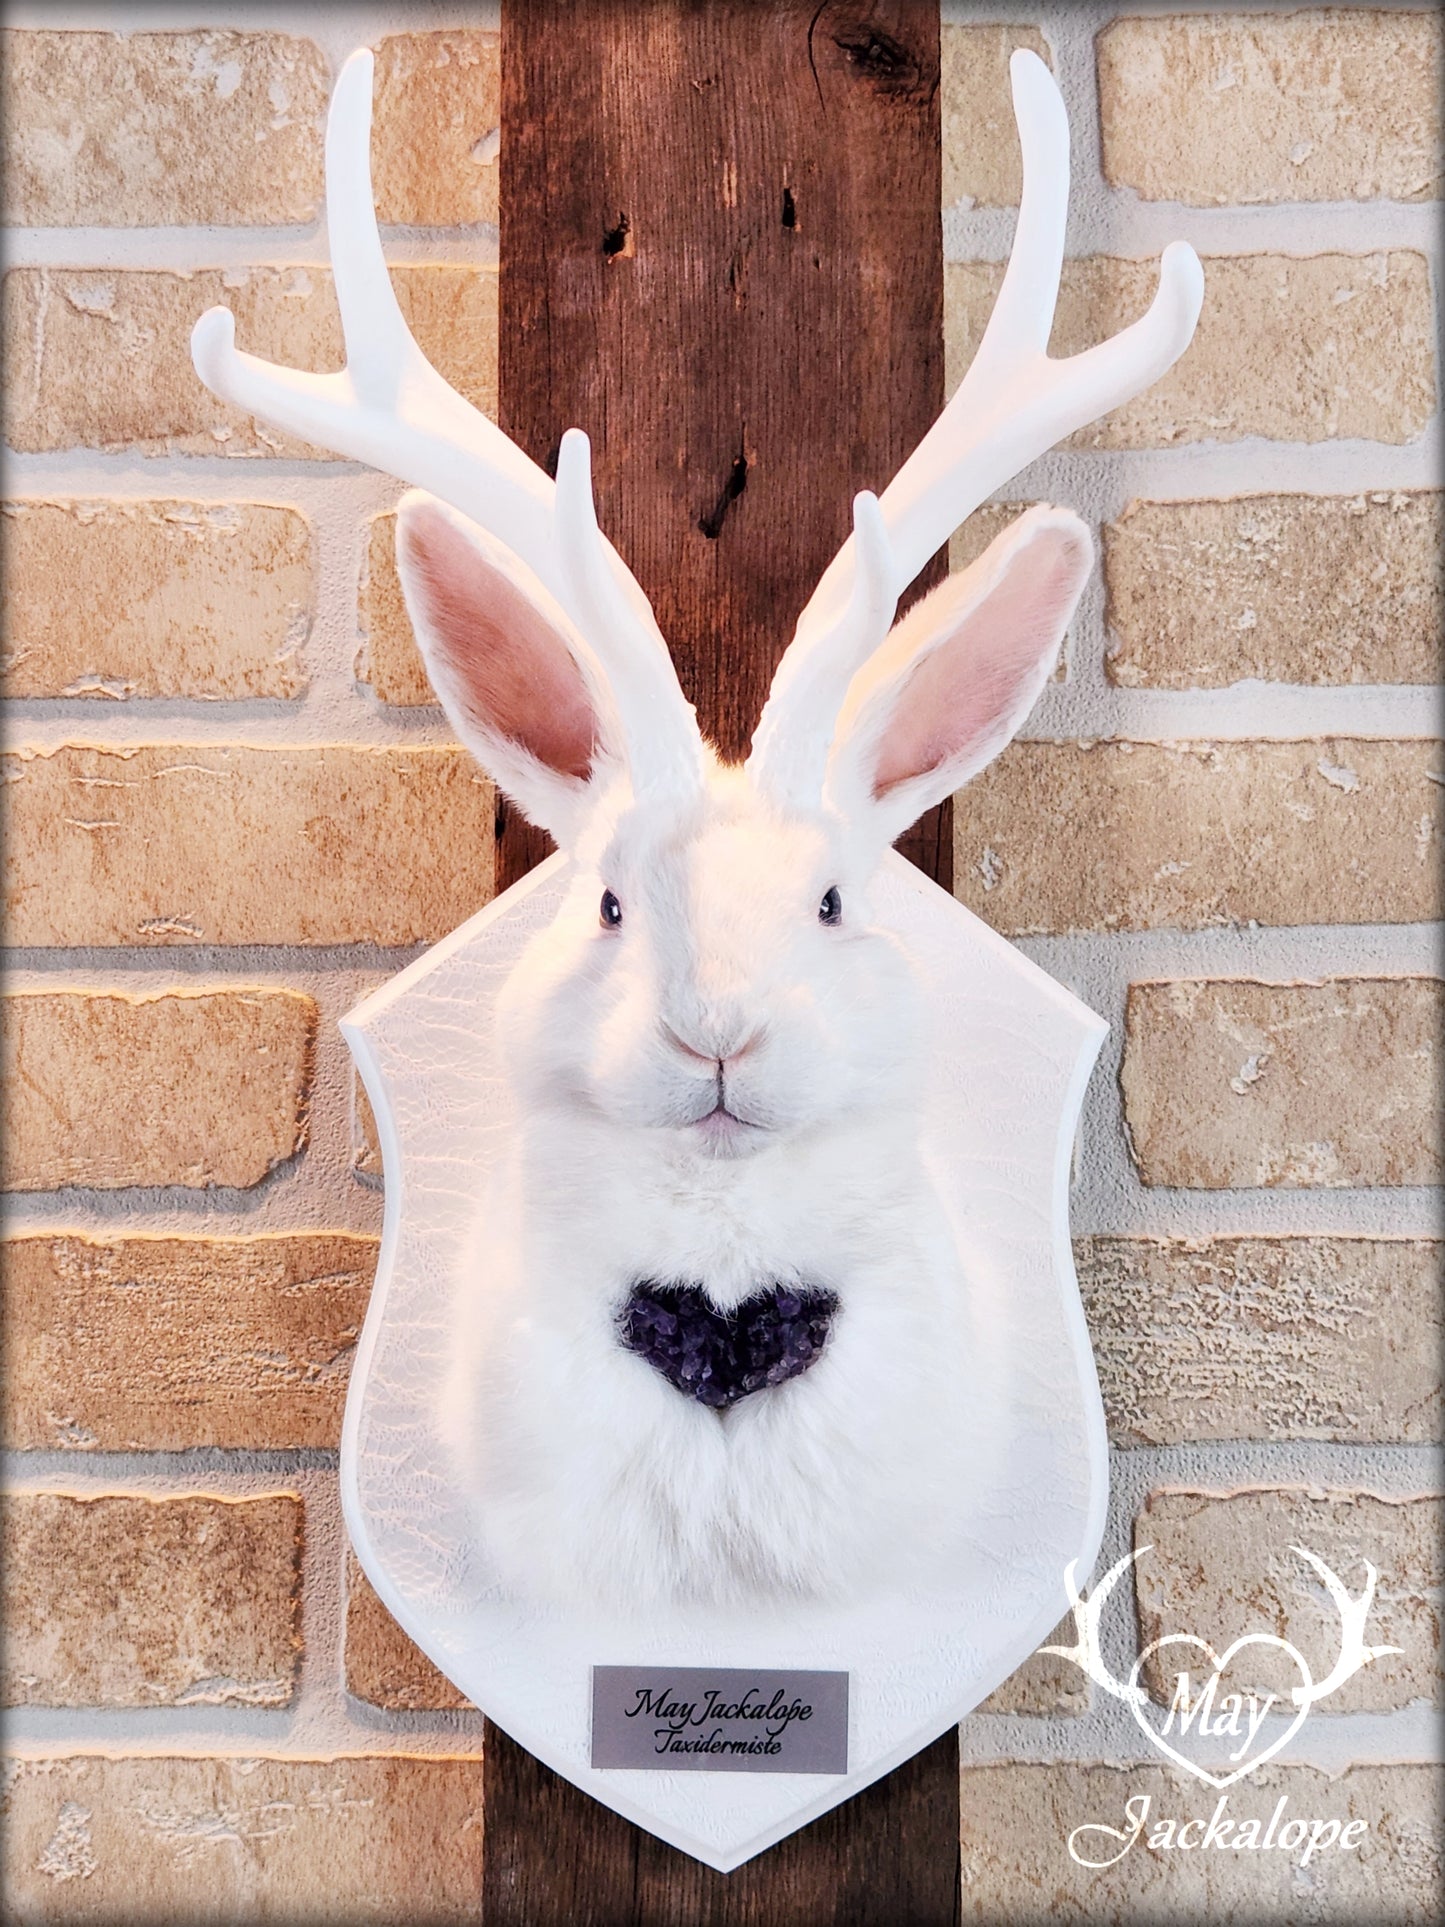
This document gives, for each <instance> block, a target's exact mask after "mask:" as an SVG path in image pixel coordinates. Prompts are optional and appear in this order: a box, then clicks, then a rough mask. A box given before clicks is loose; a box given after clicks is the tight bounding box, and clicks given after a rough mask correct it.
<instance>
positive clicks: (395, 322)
mask: <svg viewBox="0 0 1445 1927" xmlns="http://www.w3.org/2000/svg"><path fill="white" fill-rule="evenodd" d="M1012 77H1013V98H1014V113H1015V117H1016V119H1017V122H1018V130H1019V139H1020V142H1021V144H1022V148H1023V165H1024V186H1023V198H1022V203H1021V205H1020V209H1019V219H1018V229H1017V233H1016V236H1015V240H1014V247H1013V253H1012V255H1011V258H1010V260H1009V265H1008V270H1007V272H1006V274H1005V276H1004V282H1003V286H1002V288H1001V290H1000V292H999V296H998V300H997V303H996V305H995V307H994V311H993V314H992V316H991V318H990V321H989V324H988V328H987V331H986V333H985V335H984V338H983V341H982V343H981V345H980V347H979V350H978V353H977V355H976V356H975V358H974V361H973V365H972V366H971V367H970V369H969V371H968V375H967V378H966V380H965V381H964V383H963V385H962V386H961V387H960V388H959V390H958V392H957V393H956V394H955V395H954V397H953V399H952V401H951V402H950V403H949V404H948V406H947V407H946V408H945V410H944V411H943V413H942V415H940V417H939V419H938V421H937V422H936V423H935V424H934V426H933V427H932V429H930V431H929V432H928V434H927V435H926V436H925V437H924V438H923V440H922V442H921V443H920V444H919V446H918V447H917V449H915V451H914V453H913V454H912V456H910V458H909V459H908V461H907V462H905V463H904V465H903V467H902V468H901V469H900V470H899V472H898V474H897V475H896V476H895V477H894V479H893V481H892V483H891V484H890V485H889V487H888V489H887V490H886V491H885V493H884V495H883V497H882V500H881V501H879V500H877V499H876V498H875V497H874V496H872V495H871V494H867V493H865V494H861V495H859V496H858V498H857V500H856V502H855V504H854V535H853V537H852V538H851V539H850V540H849V541H848V542H847V543H846V544H845V546H844V547H843V549H842V550H841V551H840V553H839V554H838V556H837V557H836V558H835V560H834V561H833V563H832V564H831V565H830V567H829V568H828V570H827V571H826V573H825V574H824V576H823V578H822V580H821V582H820V583H819V584H818V587H817V589H816V591H815V593H814V595H813V597H812V599H811V600H810V602H809V603H808V605H807V607H806V609H805V610H804V611H803V614H802V616H801V618H800V620H799V623H798V628H797V633H796V636H795V638H794V641H793V643H792V646H791V647H790V649H789V650H788V652H787V654H786V656H785V657H784V659H783V662H782V663H781V664H780V666H779V670H778V674H777V676H776V678H775V681H774V684H773V689H772V693H771V695H770V697H769V700H768V704H767V707H766V709H765V710H764V712H763V716H762V720H761V722H760V723H759V726H758V729H757V732H756V735H755V737H754V744H753V750H752V755H751V758H750V761H749V765H748V768H749V772H750V775H751V776H752V778H753V780H754V782H755V783H756V784H757V786H758V787H759V788H760V789H762V790H764V791H765V792H766V793H768V794H770V795H772V796H773V797H775V798H776V799H777V800H779V801H783V802H789V803H794V804H800V803H801V804H803V805H805V806H806V805H807V804H810V803H816V801H817V800H818V798H819V796H820V794H821V793H822V790H823V787H824V783H825V778H826V770H827V761H828V756H829V750H830V746H831V743H832V740H833V735H834V730H835V726H836V724H837V722H838V717H839V714H840V712H841V711H842V709H843V705H844V701H845V698H846V697H847V694H848V690H849V685H850V683H852V681H853V679H854V677H855V675H856V673H857V671H858V670H859V669H860V668H861V667H862V665H863V664H864V663H865V662H867V660H868V659H869V657H870V656H872V655H873V654H874V652H875V651H876V650H877V649H878V648H879V645H880V644H881V643H882V642H883V640H884V637H885V636H886V635H887V633H888V630H889V625H890V624H891V622H892V620H893V613H894V610H895V608H896V606H897V601H898V597H899V596H900V595H901V594H902V592H903V591H904V590H905V589H906V588H907V587H908V585H909V584H910V583H911V582H912V580H913V578H914V577H915V576H916V575H917V574H918V572H919V570H920V569H921V568H922V567H923V565H924V563H925V562H926V561H927V560H928V559H929V557H930V556H931V555H933V554H934V552H935V551H936V550H937V549H938V548H939V547H940V546H941V545H942V544H943V543H944V542H946V541H947V540H948V538H949V536H950V535H951V534H952V533H953V531H954V530H955V529H956V528H958V527H959V525H960V524H961V523H962V522H963V521H964V520H965V519H966V518H967V517H968V516H969V515H970V514H971V513H972V512H973V510H974V509H975V508H977V507H978V506H979V504H980V503H981V502H983V501H984V500H985V499H986V498H987V497H988V496H989V495H990V494H991V493H992V492H993V491H994V490H995V489H996V488H999V487H1000V486H1002V485H1003V484H1004V483H1005V482H1007V481H1008V480H1009V479H1010V478H1011V477H1012V476H1014V475H1015V474H1017V473H1018V471H1019V470H1020V469H1021V468H1023V467H1024V466H1025V465H1026V464H1027V463H1029V462H1031V461H1032V460H1034V459H1035V458H1036V457H1037V456H1039V455H1041V454H1043V453H1044V452H1045V451H1046V450H1047V449H1049V448H1051V447H1052V446H1053V445H1054V444H1055V443H1056V442H1058V441H1060V440H1061V439H1062V438H1063V437H1064V436H1066V435H1068V434H1071V433H1072V432H1073V431H1075V430H1076V429H1078V428H1080V427H1082V426H1084V425H1085V424H1087V423H1089V422H1092V421H1094V420H1096V419H1097V418H1098V417H1099V416H1100V415H1102V414H1104V413H1106V412H1107V411H1108V410H1109V409H1111V408H1113V407H1116V406H1117V405H1118V404H1119V403H1121V402H1123V401H1125V400H1127V399H1129V398H1130V397H1131V396H1133V395H1136V394H1138V393H1140V392H1141V391H1142V390H1143V389H1145V388H1147V387H1148V386H1149V385H1150V384H1151V383H1152V382H1154V381H1156V380H1157V379H1158V378H1159V376H1160V375H1162V374H1163V373H1164V372H1165V370H1166V369H1168V368H1169V367H1170V366H1171V365H1172V364H1173V363H1174V362H1175V361H1176V360H1177V359H1178V357H1179V356H1180V355H1181V354H1182V353H1183V352H1184V350H1185V348H1186V347H1187V346H1188V344H1189V340H1190V337H1191V335H1192V334H1193V331H1194V325H1195V322H1196V320H1197V319H1198V315H1199V309H1200V303H1201V301H1202V298H1203V275H1202V271H1201V269H1200V266H1199V261H1198V258H1197V257H1196V255H1195V253H1194V251H1193V249H1192V248H1190V247H1189V246H1187V245H1186V244H1185V243H1183V242H1174V243H1172V244H1171V245H1170V246H1169V247H1168V248H1166V250H1165V252H1164V256H1163V260H1162V263H1161V268H1160V282H1159V290H1158V293H1157V295H1156V296H1155V299H1154V302H1153V305H1152V306H1151V307H1150V309H1149V311H1148V313H1147V314H1145V315H1144V316H1143V317H1142V318H1141V319H1140V320H1138V321H1136V322H1135V323H1134V324H1133V325H1132V327H1129V328H1126V329H1125V330H1124V331H1123V332H1122V333H1121V334H1119V335H1116V336H1115V337H1114V338H1113V339H1112V340H1110V341H1106V342H1104V343H1102V344H1101V345H1100V346H1098V347H1096V348H1091V349H1089V350H1088V351H1087V352H1085V353H1082V354H1078V355H1074V356H1072V357H1070V358H1069V359H1067V360H1063V361H1054V360H1051V359H1050V357H1049V354H1048V340H1049V334H1050V330H1051V328H1052V326H1053V315H1054V307H1055V303H1056V300H1057V296H1058V286H1059V274H1060V270H1061V266H1062V262H1063V253H1064V230H1065V225H1066V220H1067V212H1068V197H1069V161H1068V146H1069V131H1068V121H1067V117H1066V115H1065V112H1064V105H1063V101H1062V99H1061V97H1060V95H1059V91H1058V88H1057V86H1056V85H1055V83H1054V80H1053V78H1052V76H1051V75H1050V73H1049V71H1048V69H1047V67H1046V66H1045V65H1044V63H1043V62H1042V61H1041V60H1040V59H1039V58H1038V56H1037V55H1036V54H1033V53H1030V52H1028V51H1026V50H1020V51H1019V52H1017V53H1015V54H1014V56H1013V60H1012ZM371 86H372V56H371V54H370V52H369V51H367V50H365V49H363V50H360V51H358V52H357V53H354V54H353V55H352V56H351V57H350V58H349V59H348V60H347V62H346V64H345V66H344V67H343V69H342V72H341V75H340V77H339V79H338V81H337V83H336V90H335V93H334V96H333V98H332V103H331V112H330V118H329V120H328V124H327V132H326V184H327V232H328V236H329V239H330V246H331V261H332V270H333V273H334V276H335V283H336V294H337V300H338V303H339V306H340V309H341V319H342V327H343V330H344V334H345V339H346V357H347V359H346V366H345V368H344V369H343V370H341V372H339V373H337V374H330V375H313V374H304V373H301V372H299V371H296V370H293V369H289V368H281V367H276V366H273V365H272V364H270V363H267V362H263V361H260V360H258V359H257V358H256V357H254V356H252V355H248V354H244V353H241V352H240V351H239V350H238V349H237V348H236V346H235V339H234V321H233V318H232V316H231V314H230V312H229V311H228V310H227V309H224V308H213V309H211V310H210V311H209V312H208V313H206V314H204V315H202V317H201V318H200V320H199V321H198V322H197V323H196V326H195V330H194V333H193V335H192V342H191V346H192V354H193V357H194V361H195V366H196V371H197V373H198V374H199V375H200V377H201V379H202V380H203V381H204V382H205V383H206V385H207V386H208V387H209V388H210V389H212V390H213V392H214V393H215V394H217V395H219V396H220V397H221V398H222V399H223V400H225V401H228V402H231V403H234V404H235V405H236V406H238V407H240V408H244V409H246V410H248V411H250V412H251V413H253V414H255V415H257V416H259V417H260V418H261V419H262V420H264V421H267V422H269V423H271V424H272V425H273V426H275V427H278V428H281V429H283V430H286V431H287V432H289V433H292V434H295V435H299V436H303V437H304V438H306V439H307V440H309V441H312V442H315V443H318V444H319V445H321V446H322V447H324V448H327V449H330V450H332V451H334V452H335V453H337V454H341V455H346V456H349V457H351V458H352V459H353V460H356V461H362V462H367V463H369V464H370V465H371V466H373V467H375V468H379V469H381V470H383V471H384V472H386V473H388V474H392V475H395V476H397V477H399V478H400V479H402V480H404V481H407V482H411V483H413V484H415V485H416V486H417V487H419V488H423V489H426V490H428V491H430V492H431V493H432V494H434V495H436V496H438V497H440V498H441V500H442V501H444V502H446V503H448V504H450V505H451V507H453V508H454V509H456V510H458V511H460V512H461V513H462V514H463V515H465V516H467V517H468V518H469V519H470V520H471V521H472V522H473V523H475V524H476V525H477V526H478V527H479V528H481V529H482V530H485V531H486V532H487V533H488V534H489V535H490V536H491V537H492V538H493V539H494V541H495V542H496V543H500V544H501V545H502V546H503V547H504V548H505V549H506V550H508V551H510V552H511V554H512V555H513V556H515V557H516V558H517V559H518V560H519V561H520V562H521V564H522V565H523V566H524V568H525V570H526V571H528V572H529V574H530V577H531V578H534V579H535V584H536V585H540V586H541V587H542V588H543V589H544V590H545V591H546V592H548V593H549V594H550V596H551V597H552V598H554V599H555V602H556V603H557V604H559V605H560V607H561V609H562V610H563V611H565V614H566V616H567V618H568V619H569V622H570V626H571V629H572V630H573V631H574V632H575V633H574V634H571V635H569V638H568V640H569V646H571V647H572V648H573V650H574V653H575V654H576V655H577V657H578V659H579V661H580V662H582V663H583V664H584V666H590V665H595V664H600V667H601V671H602V674H601V676H600V677H597V676H595V675H594V676H589V682H593V683H595V684H596V685H598V686H599V693H601V694H605V696H606V697H607V698H609V699H610V703H611V705H612V706H614V707H615V712H616V716H617V720H618V722H619V724H620V726H621V730H622V733H623V737H624V740H625V742H626V746H627V752H628V756H627V760H628V763H629V767H630V775H631V779H632V786H633V789H634V792H635V793H636V792H638V791H640V790H643V789H648V788H651V787H653V786H654V785H655V786H659V787H663V786H666V787H670V788H673V789H678V788H683V789H686V788H690V787H692V786H694V785H695V784H696V783H697V782H698V780H699V778H700V772H701V768H702V763H701V759H700V757H699V755H698V743H697V738H696V731H695V728H694V727H693V726H692V724H691V717H690V712H689V709H688V705H687V704H686V702H685V699H684V697H683V694H682V691H681V689H680V688H679V686H678V682H677V677H676V674H675V672H674V670H673V667H672V663H671V660H670V658H669V656H668V654H667V650H666V647H665V645H664V644H663V641H662V638H661V635H660V633H659V631H658V628H657V624H656V621H655V620H654V618H653V615H652V611H651V609H650V607H649V606H648V603H647V600H646V597H645V596H644V595H643V594H642V591H641V590H640V589H639V587H638V585H637V583H636V581H635V580H634V578H633V577H632V575H631V574H630V572H629V571H628V569H627V568H626V566H625V565H624V563H623V562H622V560H621V558H620V557H619V556H618V555H617V554H616V552H615V551H614V550H613V549H612V548H611V546H610V545H609V544H608V543H607V542H606V540H605V538H603V537H602V536H601V534H600V532H599V530H598V527H597V523H596V519H595V515H594V511H593V505H592V490H591V480H590V454H589V448H588V443H587V439H586V437H585V436H584V435H582V434H581V433H580V431H577V430H573V431H571V432H570V433H569V434H568V435H567V436H566V437H565V438H564V440H563V444H562V450H561V456H560V459H559V465H558V476H557V482H556V484H555V485H554V484H553V483H552V482H551V481H550V480H549V479H548V477H547V476H546V474H545V473H544V472H543V471H542V470H541V469H540V468H539V467H538V466H537V464H536V463H535V462H533V461H532V460H531V459H530V457H528V456H527V455H525V454H524V453H523V452H522V451H521V450H520V449H519V448H518V447H517V446H516V444H515V443H514V442H512V441H511V440H509V438H508V437H507V436H506V435H504V434H503V433H502V432H501V431H500V429H498V428H497V427H496V426H495V424H494V423H492V422H491V421H489V420H488V419H487V418H486V416H485V415H483V414H481V413H480V412H479V411H478V410H477V409H475V408H473V407H472V406H471V404H470V403H469V402H467V401H465V400H464V399H463V398H462V397H461V396H460V395H458V394H457V393H456V391H455V390H454V389H452V388H451V387H449V386H448V384H447V383H446V382H445V381H443V379H442V378H441V376H440V375H438V374H437V372H436V370H435V369H434V368H432V367H431V366H430V364H429V363H428V362H427V361H426V359H425V357H424V356H423V355H422V353H421V350H420V349H419V348H418V347H417V345H416V342H415V341H414V340H413V338H412V336H411V333H410V331H409V330H408V328H407V325H406V322H405V321H404V319H403V318H402V314H401V311H400V309H399V307H398V306H397V302H396V296H395V294H394V292H393V290H392V286H391V282H390V278H389V276H388V274H387V269H386V263H385V260H384V258H383V255H382V249H381V242H380V238H379V236H378V233H377V227H376V215H375V207H374V203H373V199H372V191H371V168H370V160H369V142H370V127H371ZM529 586H531V585H529ZM603 685H605V690H603V689H602V688H601V686H603Z"/></svg>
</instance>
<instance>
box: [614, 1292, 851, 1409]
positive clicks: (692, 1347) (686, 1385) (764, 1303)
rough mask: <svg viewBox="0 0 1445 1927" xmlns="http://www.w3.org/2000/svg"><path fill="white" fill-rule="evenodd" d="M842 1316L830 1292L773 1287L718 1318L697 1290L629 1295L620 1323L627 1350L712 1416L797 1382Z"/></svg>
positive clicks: (817, 1354) (818, 1354)
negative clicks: (770, 1387)
mask: <svg viewBox="0 0 1445 1927" xmlns="http://www.w3.org/2000/svg"><path fill="white" fill-rule="evenodd" d="M837 1309H838V1300H837V1299H836V1298H835V1297H834V1295H833V1293H832V1292H831V1291H815V1290H795V1289H793V1288H791V1287H789V1286H785V1285H774V1286H773V1287H772V1288H771V1290H768V1291H760V1292H756V1293H754V1295H753V1296H752V1297H751V1298H745V1299H744V1300H743V1302H742V1303H741V1304H740V1305H737V1306H735V1307H734V1309H733V1310H732V1311H719V1310H718V1308H717V1306H716V1305H715V1304H713V1302H712V1300H711V1299H710V1298H709V1297H708V1295H707V1293H706V1292H705V1291H704V1290H703V1288H702V1287H701V1286H700V1285H660V1284H657V1283H656V1282H655V1281H654V1280H652V1279H650V1278H648V1279H643V1280H642V1281H641V1282H640V1283H638V1284H636V1285H634V1286H633V1287H632V1290H631V1292H630V1293H629V1295H628V1299H627V1302H626V1304H625V1305H624V1306H623V1307H622V1314H621V1317H620V1318H619V1320H618V1327H619V1333H620V1336H621V1340H622V1343H623V1345H624V1346H625V1347H626V1348H627V1350H628V1351H630V1352H636V1354H637V1356H638V1357H639V1358H645V1359H646V1360H647V1362H648V1364H649V1365H651V1366H652V1368H653V1370H654V1371H658V1372H661V1373H662V1376H663V1377H664V1378H665V1379H666V1380H667V1382H668V1384H669V1385H675V1386H676V1387H677V1389H678V1391H680V1392H682V1393H683V1394H685V1396H686V1397H688V1398H695V1399H697V1400H698V1402H699V1403H700V1404H703V1405H710V1406H711V1407H712V1408H713V1409H714V1410H715V1411H719V1412H722V1411H726V1410H727V1408H728V1406H730V1405H736V1404H737V1402H738V1400H739V1399H741V1398H747V1397H748V1395H749V1394H750V1393H752V1392H760V1391H762V1390H763V1388H764V1387H765V1386H768V1385H781V1384H783V1383H784V1381H785V1380H787V1379H790V1378H796V1377H797V1376H798V1374H799V1373H800V1372H805V1371H807V1369H808V1367H809V1366H810V1365H811V1364H813V1363H814V1361H815V1360H816V1359H817V1358H818V1357H819V1356H820V1355H821V1353H822V1350H823V1346H824V1345H825V1344H826V1343H827V1338H828V1327H829V1325H830V1323H831V1322H832V1318H833V1314H834V1312H835V1311H836V1310H837Z"/></svg>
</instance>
